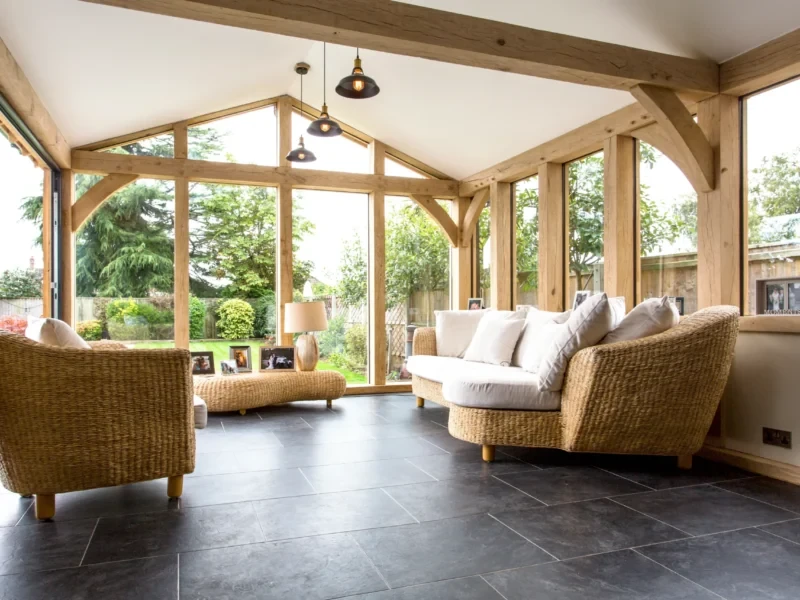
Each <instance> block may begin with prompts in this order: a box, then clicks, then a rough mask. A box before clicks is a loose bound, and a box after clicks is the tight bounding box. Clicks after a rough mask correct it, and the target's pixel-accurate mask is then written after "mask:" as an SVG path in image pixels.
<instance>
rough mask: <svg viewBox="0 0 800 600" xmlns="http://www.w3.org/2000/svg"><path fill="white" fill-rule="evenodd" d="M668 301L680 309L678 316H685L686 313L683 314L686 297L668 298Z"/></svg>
mask: <svg viewBox="0 0 800 600" xmlns="http://www.w3.org/2000/svg"><path fill="white" fill-rule="evenodd" d="M667 299H668V300H669V301H670V302H672V303H673V304H674V305H675V306H677V307H678V314H679V315H680V316H683V315H684V314H685V313H684V312H683V309H684V297H683V296H667Z"/></svg>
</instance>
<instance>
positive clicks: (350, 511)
mask: <svg viewBox="0 0 800 600" xmlns="http://www.w3.org/2000/svg"><path fill="white" fill-rule="evenodd" d="M254 506H255V509H256V512H257V514H258V520H259V522H260V524H261V528H262V529H263V531H264V535H266V538H267V540H283V539H289V538H297V537H307V536H312V535H320V534H327V533H340V532H344V531H355V530H358V529H372V528H376V527H391V526H394V525H405V524H408V523H415V522H416V521H415V520H414V518H413V517H412V516H411V515H409V514H408V512H407V511H406V510H405V509H403V507H402V506H400V505H399V504H398V503H397V502H395V501H394V500H393V499H392V498H391V497H390V496H389V495H388V494H386V492H384V491H383V490H381V489H370V490H357V491H351V492H338V493H333V494H318V495H315V496H302V497H296V498H280V499H275V500H262V501H259V502H255V503H254Z"/></svg>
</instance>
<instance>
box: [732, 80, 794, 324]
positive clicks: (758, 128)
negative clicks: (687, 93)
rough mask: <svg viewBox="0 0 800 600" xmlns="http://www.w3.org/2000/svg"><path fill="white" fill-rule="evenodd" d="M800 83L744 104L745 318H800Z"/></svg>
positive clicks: (761, 94) (755, 97)
mask: <svg viewBox="0 0 800 600" xmlns="http://www.w3.org/2000/svg"><path fill="white" fill-rule="evenodd" d="M798 106H800V80H794V81H792V82H789V83H786V84H784V85H781V86H778V87H775V88H771V89H769V90H766V91H764V92H761V93H759V94H756V95H754V96H751V97H749V98H747V100H746V101H745V110H746V131H745V139H746V144H747V146H746V148H745V159H746V178H747V183H746V185H745V194H746V199H747V203H746V206H747V211H746V217H747V236H748V254H747V266H746V280H747V290H746V307H745V308H746V313H745V314H750V315H753V314H800V116H798V112H797V107H798Z"/></svg>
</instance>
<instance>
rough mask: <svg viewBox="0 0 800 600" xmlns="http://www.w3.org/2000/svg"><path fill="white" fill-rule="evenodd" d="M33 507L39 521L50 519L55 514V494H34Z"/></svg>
mask: <svg viewBox="0 0 800 600" xmlns="http://www.w3.org/2000/svg"><path fill="white" fill-rule="evenodd" d="M33 508H34V511H35V512H36V518H37V519H39V520H40V521H45V520H47V519H52V518H53V516H55V514H56V495H55V494H36V500H34V507H33Z"/></svg>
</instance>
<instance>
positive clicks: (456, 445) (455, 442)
mask: <svg viewBox="0 0 800 600" xmlns="http://www.w3.org/2000/svg"><path fill="white" fill-rule="evenodd" d="M420 439H423V440H425V441H427V442H430V443H431V444H433V445H434V446H437V447H438V448H441V449H442V450H445V451H447V452H461V451H465V452H475V453H476V454H477V455H478V456H480V454H481V447H480V445H478V444H471V443H469V442H465V441H463V440H460V439H458V438H454V437H453V436H452V435H450V434H449V433H448V431H447V430H446V429H442V430H441V433H434V434H432V435H425V436H421V438H420Z"/></svg>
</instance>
